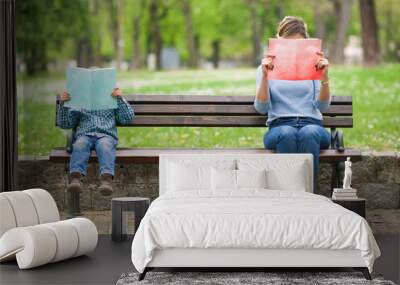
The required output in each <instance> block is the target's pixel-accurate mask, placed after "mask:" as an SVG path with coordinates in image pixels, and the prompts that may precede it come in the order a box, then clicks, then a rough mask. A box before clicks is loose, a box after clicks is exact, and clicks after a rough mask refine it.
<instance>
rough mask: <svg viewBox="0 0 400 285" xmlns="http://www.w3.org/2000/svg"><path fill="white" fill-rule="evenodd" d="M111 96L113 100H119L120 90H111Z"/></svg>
mask: <svg viewBox="0 0 400 285" xmlns="http://www.w3.org/2000/svg"><path fill="white" fill-rule="evenodd" d="M111 96H113V97H114V98H121V97H122V90H121V89H119V88H118V87H117V88H114V89H113V92H112V93H111Z"/></svg>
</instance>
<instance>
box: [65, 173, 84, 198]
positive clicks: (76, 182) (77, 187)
mask: <svg viewBox="0 0 400 285" xmlns="http://www.w3.org/2000/svg"><path fill="white" fill-rule="evenodd" d="M81 179H82V175H81V174H80V173H79V172H72V173H71V174H70V182H69V185H68V187H67V191H68V192H71V193H81V192H82V181H81Z"/></svg>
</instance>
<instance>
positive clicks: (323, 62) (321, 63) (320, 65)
mask: <svg viewBox="0 0 400 285" xmlns="http://www.w3.org/2000/svg"><path fill="white" fill-rule="evenodd" d="M317 55H319V56H320V58H319V59H318V60H317V63H316V64H315V68H316V69H317V70H322V78H321V79H322V80H323V81H326V80H328V68H329V61H328V60H327V59H326V58H325V57H324V53H323V52H322V51H318V52H317Z"/></svg>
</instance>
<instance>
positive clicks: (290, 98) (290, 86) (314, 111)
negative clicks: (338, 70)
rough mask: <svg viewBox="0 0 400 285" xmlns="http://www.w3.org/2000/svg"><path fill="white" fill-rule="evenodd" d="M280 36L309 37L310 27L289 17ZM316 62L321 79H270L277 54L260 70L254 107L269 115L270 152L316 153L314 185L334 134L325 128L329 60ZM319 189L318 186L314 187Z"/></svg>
mask: <svg viewBox="0 0 400 285" xmlns="http://www.w3.org/2000/svg"><path fill="white" fill-rule="evenodd" d="M277 37H278V38H279V37H282V38H285V39H304V38H308V34H307V27H306V24H305V23H304V21H303V20H302V19H301V18H297V17H285V18H284V19H283V20H282V21H281V22H280V23H279V25H278V31H277ZM318 55H320V58H319V60H318V61H317V62H316V63H315V64H316V68H317V69H319V70H322V79H321V81H319V80H298V81H289V80H268V79H267V75H268V71H269V70H272V69H273V61H274V59H273V57H274V56H273V55H267V56H266V57H264V58H263V59H262V62H261V65H260V66H259V67H258V69H257V80H256V85H257V89H256V90H257V91H256V92H257V93H256V97H255V101H254V107H255V109H256V110H257V112H259V113H261V114H267V113H268V120H267V125H268V127H269V131H268V132H267V133H266V134H265V136H264V146H265V148H266V149H274V150H276V151H277V152H278V153H312V154H313V156H314V185H315V184H316V183H315V181H316V178H317V176H318V168H319V153H320V150H321V149H327V148H328V147H329V144H330V134H329V132H328V131H327V130H325V129H324V128H323V126H322V114H321V111H324V110H326V109H327V108H328V107H329V104H330V92H329V78H328V67H329V63H328V60H327V59H325V58H324V56H323V53H322V52H321V53H318ZM314 190H315V187H314Z"/></svg>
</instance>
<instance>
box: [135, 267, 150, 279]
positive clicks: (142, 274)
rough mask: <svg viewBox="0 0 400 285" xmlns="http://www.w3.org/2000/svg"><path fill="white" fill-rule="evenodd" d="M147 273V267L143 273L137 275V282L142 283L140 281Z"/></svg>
mask: <svg viewBox="0 0 400 285" xmlns="http://www.w3.org/2000/svg"><path fill="white" fill-rule="evenodd" d="M147 271H149V270H148V269H147V267H146V268H145V269H144V270H143V272H142V273H140V274H139V278H138V281H142V280H143V279H144V277H146V273H147Z"/></svg>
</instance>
